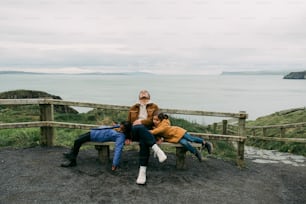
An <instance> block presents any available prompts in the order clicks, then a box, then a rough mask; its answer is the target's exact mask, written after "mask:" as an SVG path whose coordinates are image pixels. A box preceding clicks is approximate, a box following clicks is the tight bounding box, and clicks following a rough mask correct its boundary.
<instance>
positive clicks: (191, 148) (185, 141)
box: [179, 137, 202, 162]
mask: <svg viewBox="0 0 306 204" xmlns="http://www.w3.org/2000/svg"><path fill="white" fill-rule="evenodd" d="M179 143H180V144H181V145H183V147H185V148H186V149H187V150H188V151H190V152H191V153H192V154H194V155H195V156H196V157H197V158H198V160H199V161H200V162H201V161H202V155H201V153H200V152H199V151H198V150H197V149H196V148H194V147H193V146H192V145H191V144H190V143H189V142H188V140H187V139H185V137H182V139H180V141H179Z"/></svg>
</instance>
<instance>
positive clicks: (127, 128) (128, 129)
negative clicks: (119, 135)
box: [120, 121, 132, 136]
mask: <svg viewBox="0 0 306 204" xmlns="http://www.w3.org/2000/svg"><path fill="white" fill-rule="evenodd" d="M120 124H121V125H123V127H124V130H123V133H124V134H125V135H126V136H127V135H129V134H130V132H131V130H132V124H131V123H130V122H129V121H122V122H121V123H120Z"/></svg>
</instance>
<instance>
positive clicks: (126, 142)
mask: <svg viewBox="0 0 306 204" xmlns="http://www.w3.org/2000/svg"><path fill="white" fill-rule="evenodd" d="M131 142H132V140H130V139H126V140H125V141H124V144H126V145H129V144H131Z"/></svg>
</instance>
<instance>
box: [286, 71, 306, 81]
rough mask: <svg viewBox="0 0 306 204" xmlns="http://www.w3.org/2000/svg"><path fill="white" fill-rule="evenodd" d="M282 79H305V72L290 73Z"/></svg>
mask: <svg viewBox="0 0 306 204" xmlns="http://www.w3.org/2000/svg"><path fill="white" fill-rule="evenodd" d="M284 79H306V71H303V72H291V73H289V74H287V75H286V76H284Z"/></svg>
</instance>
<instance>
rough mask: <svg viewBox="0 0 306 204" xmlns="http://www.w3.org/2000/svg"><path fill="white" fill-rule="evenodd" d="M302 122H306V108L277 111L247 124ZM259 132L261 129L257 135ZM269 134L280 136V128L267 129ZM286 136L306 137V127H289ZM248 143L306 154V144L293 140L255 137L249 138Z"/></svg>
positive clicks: (262, 124) (263, 124) (249, 133)
mask: <svg viewBox="0 0 306 204" xmlns="http://www.w3.org/2000/svg"><path fill="white" fill-rule="evenodd" d="M301 122H306V109H304V110H297V111H293V110H292V111H289V110H285V111H280V112H276V113H274V114H271V115H267V116H263V117H260V118H257V119H256V120H255V121H248V122H247V124H246V125H247V127H250V126H265V125H281V124H290V123H301ZM247 134H248V135H251V132H247ZM259 134H261V132H260V131H259V132H258V133H256V135H259ZM267 136H269V137H279V136H280V130H279V128H273V129H270V130H267ZM284 137H286V138H306V127H299V128H288V129H286V132H285V136H284ZM247 144H248V145H253V146H257V147H261V148H265V149H276V150H279V151H282V152H291V153H294V154H300V155H304V156H306V144H301V143H292V142H272V141H264V140H255V139H249V140H248V142H247Z"/></svg>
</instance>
